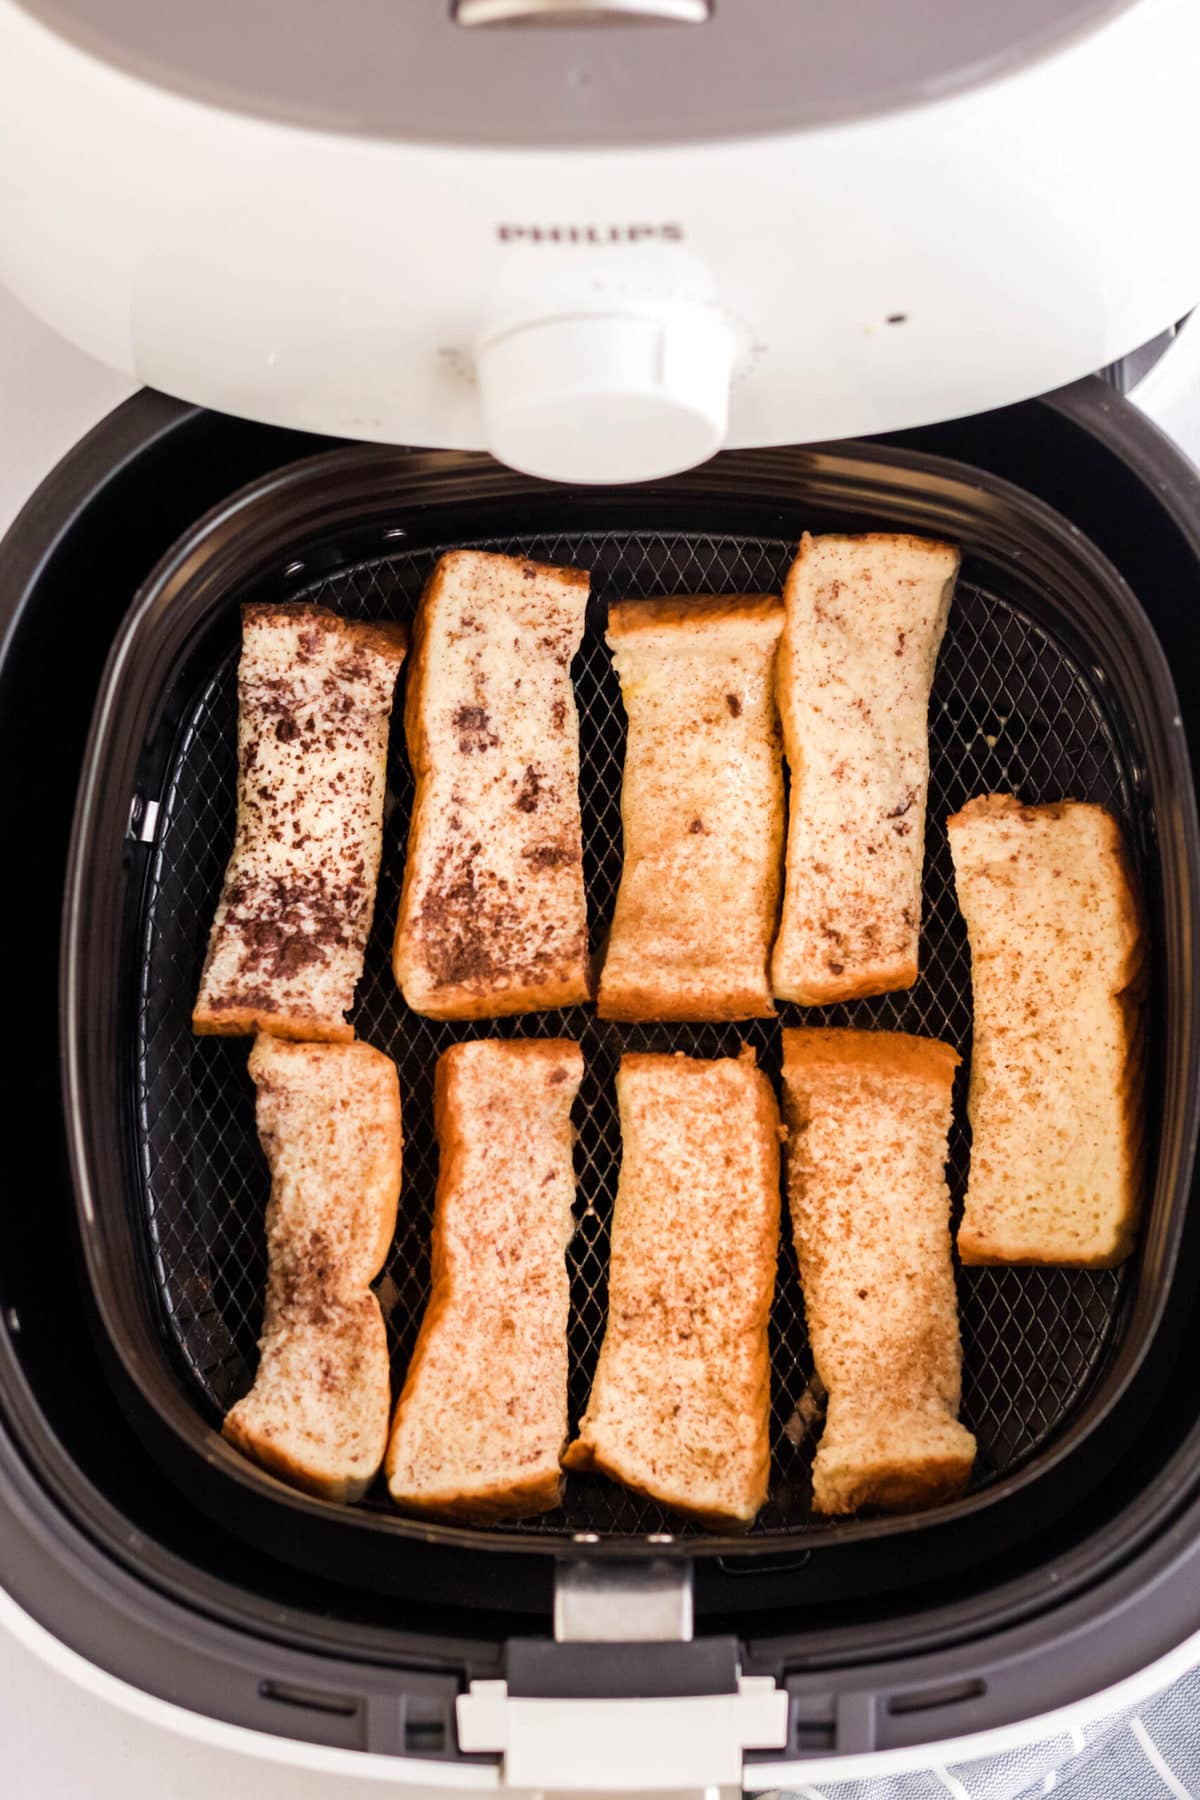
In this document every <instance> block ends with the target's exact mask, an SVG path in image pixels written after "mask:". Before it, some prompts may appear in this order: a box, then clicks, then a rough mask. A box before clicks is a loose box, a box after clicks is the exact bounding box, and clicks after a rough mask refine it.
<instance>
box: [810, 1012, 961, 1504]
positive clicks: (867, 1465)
mask: <svg viewBox="0 0 1200 1800" xmlns="http://www.w3.org/2000/svg"><path fill="white" fill-rule="evenodd" d="M783 1036H784V1047H783V1092H784V1117H785V1120H786V1123H787V1128H788V1149H787V1182H788V1200H789V1205H790V1207H791V1214H792V1228H793V1233H794V1237H795V1243H796V1254H797V1259H798V1261H799V1264H800V1277H801V1283H802V1286H803V1289H804V1301H805V1309H806V1312H807V1316H808V1325H809V1337H810V1340H811V1343H812V1348H813V1357H814V1360H815V1363H816V1368H817V1372H818V1374H819V1376H820V1378H821V1380H822V1381H823V1382H824V1384H825V1386H826V1388H827V1389H828V1392H829V1411H828V1415H827V1421H826V1426H825V1431H824V1433H823V1435H822V1438H821V1441H820V1445H819V1447H818V1450H817V1457H816V1462H815V1464H814V1468H813V1505H814V1507H815V1509H816V1510H817V1511H818V1512H823V1513H835V1514H836V1513H847V1512H854V1511H856V1510H857V1509H858V1508H859V1507H861V1506H866V1505H871V1506H877V1507H881V1508H884V1509H889V1508H890V1509H906V1510H907V1509H910V1508H914V1507H921V1506H930V1505H933V1504H936V1503H937V1502H938V1501H941V1500H944V1499H947V1498H951V1497H953V1496H954V1495H955V1494H957V1493H960V1492H961V1491H962V1489H963V1487H964V1486H965V1484H966V1482H967V1480H968V1478H969V1476H970V1472H971V1467H972V1463H973V1460H974V1453H975V1442H974V1439H973V1438H972V1437H971V1434H970V1433H969V1432H968V1431H967V1430H966V1429H965V1428H964V1427H963V1426H962V1425H960V1424H959V1423H958V1420H957V1417H956V1415H957V1410H958V1402H959V1385H960V1369H961V1352H960V1348H959V1336H958V1313H957V1306H956V1301H955V1292H954V1272H953V1267H952V1264H951V1259H950V1196H949V1192H948V1190H947V1188H946V1183H945V1179H944V1175H943V1167H944V1164H945V1159H946V1135H947V1131H948V1129H949V1124H950V1109H951V1091H952V1087H953V1082H954V1071H955V1069H956V1067H957V1066H958V1063H959V1056H958V1053H957V1051H955V1050H954V1049H952V1048H951V1046H950V1045H949V1044H943V1043H939V1042H936V1041H935V1040H933V1039H927V1038H919V1037H911V1036H907V1035H904V1034H901V1033H893V1032H868V1031H853V1030H804V1029H801V1030H795V1031H786V1032H785V1033H784V1034H783Z"/></svg>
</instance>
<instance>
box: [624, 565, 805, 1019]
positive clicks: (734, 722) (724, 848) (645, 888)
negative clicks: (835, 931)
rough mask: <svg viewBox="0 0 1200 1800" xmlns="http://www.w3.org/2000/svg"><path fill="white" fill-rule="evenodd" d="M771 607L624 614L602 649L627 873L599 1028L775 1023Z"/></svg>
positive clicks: (663, 606) (674, 606)
mask: <svg viewBox="0 0 1200 1800" xmlns="http://www.w3.org/2000/svg"><path fill="white" fill-rule="evenodd" d="M782 627H783V607H782V604H781V603H780V601H778V600H777V599H774V598H772V597H771V596H770V595H766V594H737V595H721V596H711V597H710V596H706V597H704V598H700V599H683V600H635V601H627V602H621V603H619V604H618V605H615V606H613V607H612V609H611V611H610V612H609V617H608V642H609V644H610V646H611V648H612V651H613V660H614V662H615V663H616V666H617V673H618V675H619V676H620V678H621V694H622V697H623V699H624V702H625V711H626V715H627V717H628V721H629V726H628V737H627V740H626V749H625V774H624V781H623V785H622V788H621V820H622V825H623V827H624V836H625V860H624V866H623V868H622V870H621V885H620V889H619V891H618V894H617V905H616V911H615V913H614V916H613V923H612V932H611V934H610V937H609V941H608V949H607V952H606V955H605V959H604V969H603V972H602V974H601V977H600V989H599V994H598V999H597V1007H598V1011H599V1013H600V1016H601V1018H605V1019H747V1018H754V1017H760V1016H763V1015H768V1014H770V1013H773V1012H774V1010H775V1008H774V1006H773V1004H772V1001H771V983H770V977H769V974H768V970H767V963H768V959H769V957H770V952H771V942H772V939H773V937H774V935H775V925H776V920H777V917H778V910H779V882H780V862H781V856H782V850H783V768H782V762H781V754H780V741H779V718H778V713H777V711H776V706H775V657H776V651H777V648H778V644H779V633H780V631H781V630H782Z"/></svg>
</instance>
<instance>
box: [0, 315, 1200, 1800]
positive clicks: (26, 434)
mask: <svg viewBox="0 0 1200 1800" xmlns="http://www.w3.org/2000/svg"><path fill="white" fill-rule="evenodd" d="M133 391H134V388H133V384H131V383H130V382H128V381H127V380H125V379H124V378H122V377H120V376H117V375H114V374H112V373H111V372H110V371H108V370H106V369H102V368H101V367H100V366H99V365H98V364H96V363H93V362H92V361H90V359H89V358H87V357H85V356H83V355H82V354H81V353H80V352H79V351H77V350H74V349H72V348H71V347H70V346H69V345H67V344H66V343H65V342H63V340H61V339H60V338H58V337H56V336H54V335H53V334H51V333H50V332H49V331H47V330H46V329H45V328H44V327H43V326H41V325H40V324H38V323H37V321H35V320H34V319H33V318H32V317H31V316H30V315H29V314H28V313H27V312H26V311H25V310H24V309H23V308H22V307H20V306H19V305H18V304H17V302H16V301H15V300H13V299H12V298H11V296H9V295H8V294H7V293H6V292H5V291H4V290H2V289H0V532H2V531H3V530H5V529H6V528H7V526H8V524H9V523H10V521H11V519H12V518H13V517H14V516H15V514H16V512H17V510H18V509H19V507H20V505H21V504H22V503H23V502H24V500H25V499H26V498H27V497H28V495H29V494H30V492H32V490H33V488H34V487H35V486H36V485H37V483H38V481H39V480H40V479H41V478H42V476H43V475H44V474H46V473H47V472H48V470H49V469H50V468H51V467H52V466H53V464H54V463H55V462H56V461H57V459H58V458H59V457H60V456H61V455H62V454H63V453H64V452H65V451H67V450H68V449H70V447H71V446H72V444H74V443H75V442H76V440H77V439H78V438H79V437H80V436H82V434H83V433H84V432H85V431H87V430H88V429H89V428H90V427H91V426H92V425H93V424H95V422H96V421H97V420H98V419H100V418H102V417H103V415H104V414H105V413H106V412H108V411H109V410H110V409H111V408H112V407H113V406H115V405H117V404H118V403H119V402H120V401H121V400H123V399H125V398H126V397H127V396H128V395H129V394H130V393H132V392H133ZM1138 398H1139V400H1141V401H1142V402H1143V403H1144V404H1145V406H1146V409H1147V411H1149V412H1150V413H1151V414H1152V416H1154V417H1156V418H1157V419H1158V420H1159V422H1160V423H1161V424H1163V425H1164V426H1165V427H1166V428H1167V429H1168V430H1170V431H1171V433H1172V435H1173V436H1174V437H1175V438H1176V439H1177V441H1178V442H1180V443H1181V444H1182V445H1183V447H1184V448H1185V449H1187V450H1188V451H1189V453H1190V454H1191V455H1192V456H1193V457H1194V458H1196V460H1197V461H1200V326H1198V325H1193V326H1192V327H1191V328H1190V329H1189V330H1187V331H1185V332H1184V333H1183V334H1182V336H1181V338H1180V339H1179V340H1178V341H1177V343H1176V346H1175V347H1174V348H1173V349H1172V351H1171V352H1170V354H1169V356H1168V357H1167V359H1166V360H1165V361H1164V362H1163V363H1162V364H1160V365H1159V367H1158V368H1157V369H1156V370H1155V371H1153V372H1152V373H1151V375H1150V377H1149V378H1148V379H1147V381H1146V383H1145V384H1144V386H1143V389H1142V390H1141V392H1140V393H1139V396H1138ZM0 1754H2V1756H3V1774H2V1775H0V1792H2V1793H3V1794H4V1796H5V1800H334V1796H337V1797H338V1800H354V1796H356V1795H363V1796H365V1795H378V1794H380V1793H385V1792H387V1791H388V1787H387V1786H382V1787H381V1786H380V1785H379V1783H378V1782H377V1781H372V1782H370V1783H360V1782H359V1781H357V1780H353V1779H348V1778H347V1777H346V1776H345V1775H344V1774H333V1773H329V1774H326V1773H319V1772H315V1771H311V1770H299V1769H295V1768H287V1767H274V1766H272V1765H271V1764H270V1763H268V1762H265V1761H262V1760H260V1759H258V1758H255V1759H253V1760H251V1759H249V1758H247V1757H246V1756H244V1755H240V1754H236V1753H234V1752H232V1751H230V1750H227V1749H221V1748H217V1747H214V1746H209V1745H203V1744H197V1743H194V1742H189V1741H186V1740H184V1739H182V1738H180V1737H178V1736H177V1735H176V1734H175V1733H174V1732H172V1731H169V1730H167V1729H164V1728H163V1727H162V1726H161V1725H158V1724H153V1723H149V1722H147V1721H146V1720H144V1719H141V1718H135V1717H132V1716H130V1715H127V1714H126V1713H124V1712H123V1711H121V1710H119V1709H118V1708H117V1707H115V1706H113V1705H112V1704H110V1703H109V1702H108V1701H107V1700H105V1699H102V1698H100V1697H99V1696H98V1695H97V1694H95V1693H91V1692H86V1691H84V1690H83V1689H82V1688H80V1687H79V1686H78V1685H77V1684H76V1683H75V1682H74V1681H73V1680H72V1679H70V1678H69V1677H68V1676H66V1675H64V1674H62V1673H60V1672H59V1671H58V1670H56V1669H53V1668H51V1667H49V1666H48V1664H47V1663H46V1662H45V1661H44V1660H43V1659H42V1657H41V1656H39V1655H38V1654H37V1653H36V1652H35V1651H34V1650H32V1649H31V1648H30V1647H29V1646H28V1645H27V1644H25V1643H23V1642H21V1641H19V1640H18V1638H17V1637H15V1636H13V1635H11V1634H10V1633H9V1632H7V1631H6V1630H5V1629H4V1628H3V1626H0ZM396 1791H397V1792H400V1791H403V1790H402V1789H400V1787H399V1785H397V1788H396Z"/></svg>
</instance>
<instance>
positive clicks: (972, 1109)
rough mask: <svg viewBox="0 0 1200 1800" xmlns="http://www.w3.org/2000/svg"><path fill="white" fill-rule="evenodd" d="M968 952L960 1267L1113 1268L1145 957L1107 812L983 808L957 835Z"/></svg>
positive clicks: (1138, 1065) (1009, 803)
mask: <svg viewBox="0 0 1200 1800" xmlns="http://www.w3.org/2000/svg"><path fill="white" fill-rule="evenodd" d="M949 834H950V850H951V854H952V855H953V858H954V878H955V885H956V887H957V890H958V903H959V906H960V907H961V909H962V913H963V917H964V918H965V919H966V922H967V934H968V937H969V939H970V945H971V985H972V988H973V994H974V1009H975V1040H974V1047H973V1050H972V1054H971V1082H970V1091H969V1093H968V1096H967V1110H968V1113H969V1115H970V1119H971V1132H972V1147H971V1175H970V1181H969V1184H968V1187H967V1199H966V1207H965V1210H964V1213H963V1221H962V1225H961V1226H960V1228H959V1233H958V1251H959V1255H960V1256H961V1258H962V1260H963V1262H965V1263H1073V1264H1081V1265H1083V1266H1086V1267H1089V1268H1106V1267H1108V1266H1110V1265H1111V1264H1113V1263H1118V1262H1120V1261H1121V1260H1122V1259H1123V1258H1124V1257H1126V1256H1128V1254H1129V1252H1130V1250H1131V1249H1132V1247H1133V1238H1134V1231H1135V1229H1136V1226H1137V1217H1138V1209H1139V1204H1140V1200H1141V1187H1142V1161H1143V1129H1144V1128H1143V1122H1142V1063H1143V1021H1142V1000H1143V990H1144V970H1145V942H1144V937H1143V933H1142V928H1141V923H1140V912H1139V906H1138V901H1137V896H1136V892H1135V889H1134V883H1133V878H1132V875H1131V873H1130V869H1129V864H1128V860H1127V858H1126V854H1125V847H1124V844H1123V843H1122V841H1121V832H1120V827H1119V826H1118V825H1117V822H1116V820H1115V819H1113V818H1112V817H1111V815H1110V814H1109V813H1107V812H1105V811H1104V809H1103V808H1102V807H1099V806H1088V805H1084V804H1082V803H1081V802H1077V801H1072V800H1064V801H1061V802H1059V803H1058V804H1056V805H1051V806H1022V805H1021V803H1020V801H1019V800H1017V799H1016V798H1015V797H1014V796H1013V795H1011V794H988V795H984V796H982V797H981V798H979V799H977V800H972V801H971V802H970V803H969V804H968V805H967V806H964V807H963V809H962V811H961V812H958V813H955V815H954V817H953V818H952V819H951V820H950V821H949Z"/></svg>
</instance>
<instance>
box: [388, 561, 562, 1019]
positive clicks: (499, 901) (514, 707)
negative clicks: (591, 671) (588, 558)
mask: <svg viewBox="0 0 1200 1800" xmlns="http://www.w3.org/2000/svg"><path fill="white" fill-rule="evenodd" d="M587 593H588V577H587V575H586V574H585V573H584V572H583V571H582V570H580V569H557V568H550V567H547V566H545V565H543V564H541V563H533V562H526V561H523V560H522V559H521V558H519V557H512V556H491V555H485V554H484V553H482V552H479V551H473V550H457V551H454V552H453V553H452V554H450V555H449V556H443V557H442V558H441V560H440V562H439V563H438V565H437V567H436V568H435V569H434V571H433V574H432V575H431V577H430V579H429V582H428V584H427V586H426V588H425V592H424V594H423V595H422V597H421V605H420V610H419V612H418V614H417V622H416V627H415V632H414V638H413V658H412V669H411V672H410V675H409V681H408V695H407V699H406V703H405V709H404V724H405V730H406V732H407V736H408V749H409V756H410V758H411V761H412V766H413V772H414V774H415V775H416V781H417V792H416V800H415V803H414V806H413V815H412V826H411V829H410V833H409V840H408V862H407V866H406V868H405V872H404V890H403V894H402V897H401V901H400V917H399V920H398V922H397V926H396V941H395V949H394V953H393V964H394V968H395V974H396V980H397V982H398V983H399V986H400V988H401V991H402V992H403V994H404V998H405V999H406V1000H407V1002H408V1004H409V1005H410V1006H411V1007H412V1008H413V1010H414V1011H415V1012H419V1013H425V1014H427V1015H428V1016H429V1017H431V1018H435V1019H481V1018H492V1017H495V1016H497V1015H499V1014H502V1013H517V1012H532V1011H535V1010H538V1009H539V1008H543V1007H556V1006H567V1005H570V1004H571V1002H573V1001H577V1000H584V999H586V998H587V995H588V968H587V948H588V946H587V903H586V900H585V897H584V889H583V844H582V836H581V831H580V818H579V791H578V789H579V719H578V715H577V713H576V710H575V696H574V692H573V690H572V687H571V659H572V657H573V656H574V655H575V652H576V650H577V649H578V648H579V643H580V640H581V638H582V636H583V622H584V608H585V605H586V603H587Z"/></svg>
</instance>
